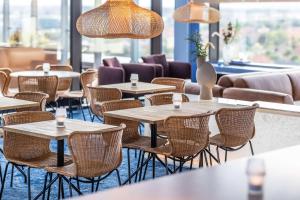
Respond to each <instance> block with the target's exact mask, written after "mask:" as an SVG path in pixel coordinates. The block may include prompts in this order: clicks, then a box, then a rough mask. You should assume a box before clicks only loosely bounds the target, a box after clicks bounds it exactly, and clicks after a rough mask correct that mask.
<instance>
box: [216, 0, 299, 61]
mask: <svg viewBox="0 0 300 200" xmlns="http://www.w3.org/2000/svg"><path fill="white" fill-rule="evenodd" d="M299 10H300V3H296V2H284V3H283V2H282V3H279V2H278V3H274V2H272V3H221V4H220V12H221V15H222V17H221V21H220V28H221V29H222V28H224V27H225V26H226V25H227V24H228V23H229V22H232V23H233V24H234V25H235V24H236V23H238V26H239V31H238V35H237V37H236V38H235V41H234V42H233V44H232V45H233V46H234V52H235V57H234V59H242V60H244V61H251V62H257V63H276V64H289V65H299V64H300V15H299ZM223 46H224V43H223V42H222V41H220V53H221V58H222V49H223Z"/></svg>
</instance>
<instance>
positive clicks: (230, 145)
mask: <svg viewBox="0 0 300 200" xmlns="http://www.w3.org/2000/svg"><path fill="white" fill-rule="evenodd" d="M257 108H258V105H257V104H254V105H253V106H247V107H241V108H222V109H220V110H219V111H217V112H216V115H215V118H216V121H217V125H218V127H219V130H220V134H217V135H215V136H212V137H211V138H210V144H211V145H214V146H216V151H217V157H218V160H219V161H220V154H219V148H221V149H223V150H224V151H225V162H226V161H227V152H228V151H237V150H240V149H241V148H243V147H244V146H245V145H246V144H248V143H249V145H250V149H251V154H252V155H254V151H253V146H252V143H251V139H252V138H253V137H254V135H255V123H254V116H255V112H256V109H257Z"/></svg>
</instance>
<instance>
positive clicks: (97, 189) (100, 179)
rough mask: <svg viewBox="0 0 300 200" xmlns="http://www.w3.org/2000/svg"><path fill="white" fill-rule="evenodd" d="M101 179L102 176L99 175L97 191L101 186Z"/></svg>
mask: <svg viewBox="0 0 300 200" xmlns="http://www.w3.org/2000/svg"><path fill="white" fill-rule="evenodd" d="M100 180H101V176H99V177H98V181H97V185H96V192H97V191H98V189H99V186H100Z"/></svg>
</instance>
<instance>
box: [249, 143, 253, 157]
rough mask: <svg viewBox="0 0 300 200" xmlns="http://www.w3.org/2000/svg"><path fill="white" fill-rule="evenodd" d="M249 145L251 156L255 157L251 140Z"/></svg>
mask: <svg viewBox="0 0 300 200" xmlns="http://www.w3.org/2000/svg"><path fill="white" fill-rule="evenodd" d="M249 144H250V149H251V154H252V156H254V150H253V146H252V142H251V140H249Z"/></svg>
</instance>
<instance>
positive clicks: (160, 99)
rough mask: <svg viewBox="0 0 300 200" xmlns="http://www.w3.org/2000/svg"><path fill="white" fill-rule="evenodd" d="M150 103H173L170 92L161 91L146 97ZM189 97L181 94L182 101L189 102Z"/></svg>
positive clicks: (157, 104)
mask: <svg viewBox="0 0 300 200" xmlns="http://www.w3.org/2000/svg"><path fill="white" fill-rule="evenodd" d="M148 99H149V101H150V104H151V105H152V106H159V105H165V104H172V103H173V94H172V93H161V94H153V95H150V96H149V97H148ZM189 101H190V100H189V98H188V97H187V96H186V95H185V94H182V102H189Z"/></svg>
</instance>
